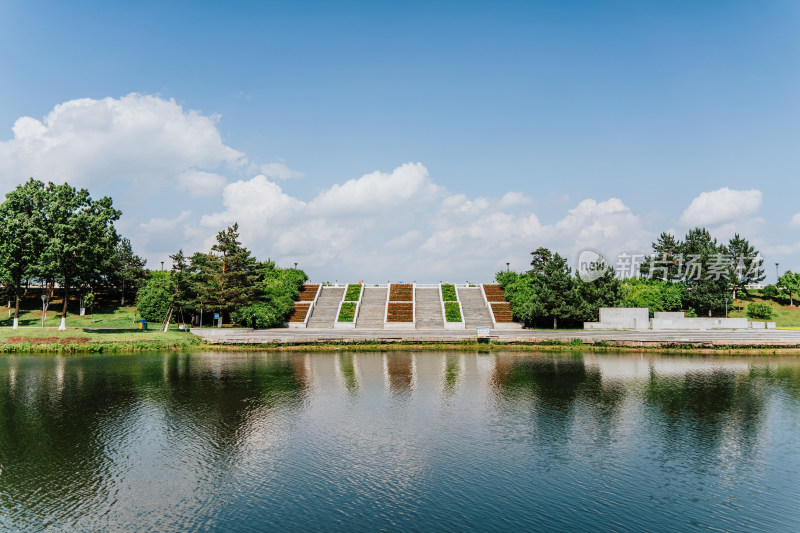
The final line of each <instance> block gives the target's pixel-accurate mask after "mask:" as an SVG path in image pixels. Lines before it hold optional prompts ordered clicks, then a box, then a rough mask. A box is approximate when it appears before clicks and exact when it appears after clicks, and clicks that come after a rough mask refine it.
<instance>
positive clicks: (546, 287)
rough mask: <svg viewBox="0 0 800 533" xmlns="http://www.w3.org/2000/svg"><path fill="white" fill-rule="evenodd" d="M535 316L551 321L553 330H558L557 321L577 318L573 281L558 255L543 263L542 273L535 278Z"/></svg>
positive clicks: (564, 261)
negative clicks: (550, 319)
mask: <svg viewBox="0 0 800 533" xmlns="http://www.w3.org/2000/svg"><path fill="white" fill-rule="evenodd" d="M535 277H536V282H535V289H534V292H535V294H536V300H535V301H534V309H533V312H534V313H535V315H538V316H543V317H548V318H552V319H553V329H557V328H558V321H559V319H562V320H564V319H571V318H576V317H577V316H578V305H577V304H578V295H577V293H576V290H575V279H574V278H573V277H572V269H570V267H569V265H567V260H566V259H565V258H563V257H561V255H559V254H558V253H556V254H554V255H553V257H552V258H551V259H550V260H549V261H548V262H547V263H545V265H544V267H543V269H542V273H541V274H538V275H536V276H535Z"/></svg>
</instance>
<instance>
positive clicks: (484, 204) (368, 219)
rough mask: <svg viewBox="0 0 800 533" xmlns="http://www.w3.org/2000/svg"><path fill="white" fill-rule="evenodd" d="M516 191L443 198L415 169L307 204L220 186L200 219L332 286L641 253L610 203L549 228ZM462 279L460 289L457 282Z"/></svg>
mask: <svg viewBox="0 0 800 533" xmlns="http://www.w3.org/2000/svg"><path fill="white" fill-rule="evenodd" d="M530 202H531V200H530V199H529V198H527V197H526V196H524V195H522V194H519V193H510V194H504V195H503V196H502V197H500V198H488V197H481V198H472V199H470V198H468V197H467V196H466V195H464V194H447V192H446V191H445V189H444V188H443V187H441V186H439V185H437V184H436V183H435V182H434V181H433V180H432V179H431V177H430V175H429V173H428V170H427V169H426V168H425V167H424V166H423V165H422V164H420V163H415V164H411V163H409V164H405V165H402V166H400V167H398V168H396V169H394V170H393V171H392V172H390V173H384V172H372V173H369V174H366V175H364V176H362V177H360V178H356V179H351V180H348V181H346V182H345V183H343V184H336V185H333V186H331V187H329V188H328V189H326V190H323V191H321V192H320V193H319V194H318V195H317V196H315V197H314V198H312V199H310V200H309V201H303V200H301V199H299V198H296V197H294V196H291V195H289V194H287V193H285V192H284V191H283V190H282V189H281V187H280V186H279V185H277V183H275V182H274V181H271V180H269V179H268V178H267V177H266V176H257V177H255V178H252V179H250V180H246V181H237V182H235V183H230V184H228V185H226V186H225V189H224V192H223V203H224V205H225V209H224V210H223V211H220V212H218V213H214V214H210V215H206V216H204V217H202V219H201V224H200V225H201V226H202V227H203V228H205V233H204V234H205V235H211V234H213V233H215V232H216V231H219V230H220V229H222V228H223V227H225V226H227V225H230V224H232V223H234V222H238V223H239V227H240V231H241V236H242V239H243V241H244V242H245V244H246V245H247V246H248V247H250V248H251V249H253V251H254V252H255V254H256V256H257V257H271V258H272V259H276V260H278V261H279V263H280V264H284V265H288V264H291V263H293V262H295V261H297V262H298V263H299V264H300V266H301V267H303V268H306V269H307V270H308V271H309V272H310V273H311V275H312V276H313V277H315V279H317V277H319V279H321V280H329V281H333V280H334V279H338V280H340V281H342V280H345V279H364V280H366V281H370V280H372V281H385V280H387V279H392V280H414V279H416V280H418V281H423V280H428V281H435V280H440V279H441V280H446V279H450V278H452V276H453V275H454V273H457V274H458V275H459V278H461V277H464V280H466V279H471V280H473V281H478V280H486V279H490V278H491V276H492V275H493V273H494V272H495V271H496V270H499V269H500V268H505V262H506V261H509V262H511V263H512V264H513V265H514V268H517V269H525V268H527V265H528V262H529V258H528V254H529V252H530V251H531V250H533V249H535V248H537V247H538V246H549V247H551V248H552V249H554V250H556V251H559V252H561V253H562V254H566V255H567V256H568V257H569V258H570V259H572V258H573V256H577V253H578V252H579V250H580V249H582V248H585V247H591V248H594V249H600V250H604V251H606V252H607V253H608V254H609V255H612V256H613V255H614V254H616V253H617V252H618V251H620V250H631V249H642V247H646V246H648V245H649V242H650V240H651V235H650V234H649V233H647V232H646V231H645V230H644V229H642V228H641V222H640V220H639V217H638V216H636V215H634V214H633V213H632V212H631V210H630V209H629V208H628V207H627V206H626V205H625V204H624V203H623V202H622V201H621V200H619V199H616V198H611V199H608V200H605V201H599V202H598V201H595V200H584V201H583V202H581V203H580V204H578V205H577V206H576V207H575V208H573V209H571V210H570V211H569V213H568V214H567V216H565V217H564V218H563V219H562V220H560V221H558V222H556V223H555V224H552V225H546V224H543V223H542V222H541V221H540V220H539V218H538V217H537V216H536V214H534V213H532V212H530V211H529V210H528V208H527V205H528V204H529V203H530ZM464 280H461V281H464Z"/></svg>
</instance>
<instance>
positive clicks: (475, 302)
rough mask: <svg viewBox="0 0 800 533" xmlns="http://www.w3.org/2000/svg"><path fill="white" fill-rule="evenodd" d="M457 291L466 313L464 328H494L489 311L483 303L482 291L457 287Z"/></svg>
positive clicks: (476, 288)
mask: <svg viewBox="0 0 800 533" xmlns="http://www.w3.org/2000/svg"><path fill="white" fill-rule="evenodd" d="M456 291H458V299H459V300H461V310H462V311H463V313H464V317H463V318H464V326H465V327H466V328H467V329H474V328H490V327H492V317H490V316H489V309H488V308H487V307H486V303H485V302H484V301H483V295H482V294H481V289H480V288H479V287H474V288H473V287H470V288H464V287H456Z"/></svg>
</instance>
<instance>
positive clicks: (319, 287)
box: [303, 283, 322, 326]
mask: <svg viewBox="0 0 800 533" xmlns="http://www.w3.org/2000/svg"><path fill="white" fill-rule="evenodd" d="M320 294H322V283H320V284H319V285H317V294H315V295H314V299H313V300H312V301H311V305H309V306H308V311H306V318H305V320H303V326H308V319H309V318H311V313H312V312H313V311H314V306H315V305H317V300H319V295H320Z"/></svg>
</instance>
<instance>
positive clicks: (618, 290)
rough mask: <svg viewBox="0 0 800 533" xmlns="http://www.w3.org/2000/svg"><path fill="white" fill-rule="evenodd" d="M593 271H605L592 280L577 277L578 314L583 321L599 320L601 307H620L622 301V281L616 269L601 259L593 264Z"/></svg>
mask: <svg viewBox="0 0 800 533" xmlns="http://www.w3.org/2000/svg"><path fill="white" fill-rule="evenodd" d="M592 272H603V275H602V276H600V277H599V278H597V279H594V280H591V281H583V280H582V279H580V277H578V278H576V279H575V282H574V283H575V286H576V290H577V300H576V301H577V315H578V318H579V319H580V320H583V321H597V320H598V319H599V315H600V308H601V307H619V306H620V304H621V303H622V295H623V293H622V282H621V281H620V280H619V278H617V276H616V272H614V269H612V268H610V267H609V265H608V264H607V263H606V262H605V261H603V260H602V259H601V260H600V262H599V264H595V265H593V266H592Z"/></svg>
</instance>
